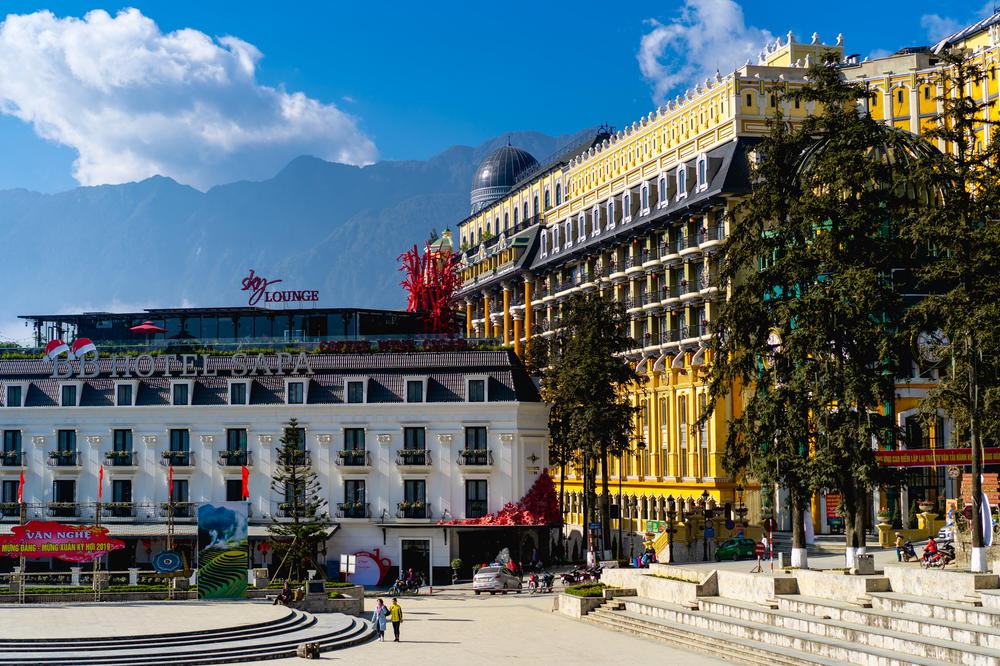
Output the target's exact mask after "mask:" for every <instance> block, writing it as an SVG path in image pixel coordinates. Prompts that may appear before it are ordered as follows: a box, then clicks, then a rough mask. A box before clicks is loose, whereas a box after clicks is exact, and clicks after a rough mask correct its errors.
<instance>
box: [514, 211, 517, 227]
mask: <svg viewBox="0 0 1000 666" xmlns="http://www.w3.org/2000/svg"><path fill="white" fill-rule="evenodd" d="M514 226H515V227H516V226H517V206H514Z"/></svg>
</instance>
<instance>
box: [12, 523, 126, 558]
mask: <svg viewBox="0 0 1000 666" xmlns="http://www.w3.org/2000/svg"><path fill="white" fill-rule="evenodd" d="M124 547H125V542H124V541H120V540H118V539H111V538H109V537H108V528H106V527H95V526H92V525H64V524H62V523H51V522H46V521H41V520H32V521H29V522H27V523H26V524H24V525H17V526H15V527H12V528H11V534H5V535H3V536H0V555H5V556H7V557H27V558H31V559H39V558H42V557H55V558H56V559H60V560H65V561H67V562H90V561H91V560H94V559H96V558H98V557H100V556H101V555H105V554H107V553H109V552H111V551H112V550H118V549H119V548H124Z"/></svg>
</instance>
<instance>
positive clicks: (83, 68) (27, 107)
mask: <svg viewBox="0 0 1000 666" xmlns="http://www.w3.org/2000/svg"><path fill="white" fill-rule="evenodd" d="M261 57H262V56H261V53H260V51H258V50H257V48H256V47H254V46H253V45H252V44H248V43H247V42H244V41H242V40H240V39H238V38H236V37H231V36H226V37H219V38H217V39H214V40H213V39H212V38H211V37H209V36H208V35H206V34H204V33H202V32H199V31H197V30H192V29H184V30H178V31H176V32H171V33H163V32H161V31H160V29H159V27H157V25H156V23H155V22H154V21H153V20H151V19H149V18H147V17H146V16H143V15H142V13H141V12H140V11H139V10H137V9H126V10H123V11H122V12H119V13H118V14H117V15H116V16H114V17H112V16H110V15H108V13H107V12H105V11H103V10H95V11H92V12H90V13H88V14H87V15H86V16H84V17H83V18H82V19H78V18H72V17H70V18H58V17H56V16H54V15H53V14H52V13H51V12H48V11H40V12H35V13H33V14H27V15H8V16H7V18H6V19H5V20H4V21H3V23H2V24H0V72H2V76H0V112H3V113H6V114H9V115H13V116H16V117H17V118H20V119H21V120H23V121H25V122H28V123H31V125H32V127H33V128H34V130H35V132H36V133H37V134H38V135H39V136H41V137H43V138H45V139H49V140H51V141H55V142H57V143H61V144H64V145H66V146H70V147H71V148H74V149H75V150H76V151H77V152H78V153H79V158H78V159H77V160H76V161H75V162H74V165H73V175H74V177H75V178H76V179H77V180H78V181H79V182H80V183H81V184H84V185H98V184H105V183H121V182H127V181H132V180H140V179H143V178H147V177H149V176H153V175H157V174H159V175H164V176H169V177H172V178H174V179H176V180H178V181H180V182H183V183H187V184H190V185H193V186H195V187H199V188H207V187H210V186H212V185H216V184H219V183H225V182H231V181H234V180H239V179H260V178H267V177H269V176H272V175H273V174H274V172H275V171H277V170H278V169H279V168H281V167H282V166H284V165H285V164H286V163H287V162H288V161H289V160H291V159H293V158H294V157H297V156H299V155H302V154H309V155H315V156H317V157H321V158H323V159H327V160H332V161H336V162H345V163H348V164H366V163H370V162H371V161H373V160H374V159H375V158H376V156H377V152H376V149H375V145H374V143H373V142H372V141H371V140H370V139H369V138H368V137H367V136H365V135H364V133H362V132H361V130H360V129H359V128H358V125H357V121H356V119H355V118H353V117H352V116H350V115H348V114H346V113H344V112H343V111H341V110H339V109H338V108H337V107H336V106H334V105H332V104H323V103H321V102H319V101H317V100H314V99H310V98H309V97H306V96H305V95H304V94H302V93H296V92H293V93H289V92H286V91H285V90H283V89H276V88H271V87H267V86H262V85H260V84H258V83H257V81H256V66H257V62H258V61H259V60H260V58H261Z"/></svg>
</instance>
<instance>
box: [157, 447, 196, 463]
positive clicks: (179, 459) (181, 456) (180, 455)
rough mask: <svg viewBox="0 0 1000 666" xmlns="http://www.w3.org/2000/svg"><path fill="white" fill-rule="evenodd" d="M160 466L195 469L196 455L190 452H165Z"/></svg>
mask: <svg viewBox="0 0 1000 666" xmlns="http://www.w3.org/2000/svg"><path fill="white" fill-rule="evenodd" d="M160 464H161V465H163V466H164V467H193V466H194V455H193V454H192V453H191V452H190V451H164V452H163V453H162V454H161V456H160Z"/></svg>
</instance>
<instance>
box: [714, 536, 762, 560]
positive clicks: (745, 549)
mask: <svg viewBox="0 0 1000 666" xmlns="http://www.w3.org/2000/svg"><path fill="white" fill-rule="evenodd" d="M755 544H756V542H755V541H754V540H753V539H747V538H746V537H733V538H732V539H726V540H725V541H723V542H722V543H720V544H719V547H718V548H716V549H715V559H717V560H734V561H735V560H742V559H743V558H745V557H755V555H754V552H753V548H754V545H755Z"/></svg>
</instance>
